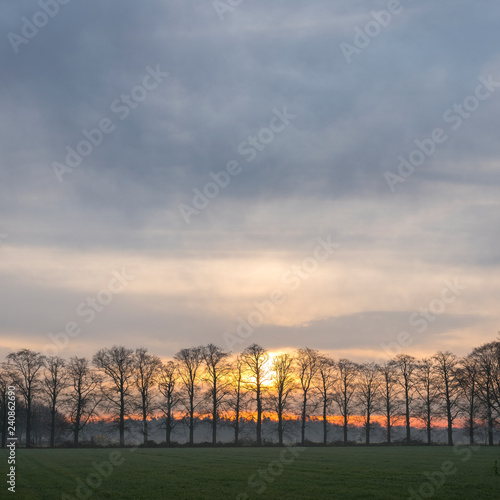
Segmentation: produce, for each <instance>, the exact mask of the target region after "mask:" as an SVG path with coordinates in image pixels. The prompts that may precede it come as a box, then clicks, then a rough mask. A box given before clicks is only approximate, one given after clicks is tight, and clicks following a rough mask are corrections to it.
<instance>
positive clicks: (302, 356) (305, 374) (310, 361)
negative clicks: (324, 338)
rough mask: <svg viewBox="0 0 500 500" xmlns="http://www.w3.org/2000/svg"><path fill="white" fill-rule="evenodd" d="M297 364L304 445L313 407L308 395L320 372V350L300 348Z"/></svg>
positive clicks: (301, 436) (302, 440)
mask: <svg viewBox="0 0 500 500" xmlns="http://www.w3.org/2000/svg"><path fill="white" fill-rule="evenodd" d="M295 364H296V371H297V378H298V379H299V382H300V388H301V390H302V405H301V418H300V420H301V428H300V438H301V439H300V441H301V443H302V445H304V443H305V439H306V422H307V419H308V418H309V415H310V412H309V409H310V407H311V404H310V401H309V398H308V396H309V391H310V390H311V389H312V384H313V380H314V377H315V376H316V374H317V372H318V368H319V352H318V351H317V350H316V349H309V348H308V347H306V348H304V349H299V350H298V351H297V353H296V363H295Z"/></svg>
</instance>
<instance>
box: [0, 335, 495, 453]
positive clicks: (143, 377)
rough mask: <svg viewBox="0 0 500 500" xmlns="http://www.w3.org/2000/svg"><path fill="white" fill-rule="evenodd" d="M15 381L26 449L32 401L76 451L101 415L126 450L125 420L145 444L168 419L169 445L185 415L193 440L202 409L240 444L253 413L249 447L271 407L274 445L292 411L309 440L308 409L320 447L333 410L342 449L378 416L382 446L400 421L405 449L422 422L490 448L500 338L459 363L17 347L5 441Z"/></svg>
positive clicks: (208, 349) (301, 353)
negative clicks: (479, 439) (353, 432)
mask: <svg viewBox="0 0 500 500" xmlns="http://www.w3.org/2000/svg"><path fill="white" fill-rule="evenodd" d="M10 386H15V388H16V391H17V394H18V396H19V404H20V407H22V408H23V411H24V413H25V417H24V419H23V422H24V423H25V425H24V427H25V429H24V431H25V436H26V446H27V447H29V446H30V445H31V444H32V436H31V434H32V415H33V408H34V405H36V404H43V405H45V407H46V408H48V410H49V412H50V429H49V434H50V438H49V444H50V446H54V445H55V443H56V440H57V438H58V437H59V439H60V438H61V436H56V422H58V421H60V420H61V418H62V419H63V420H64V421H65V422H66V423H67V426H68V427H69V430H70V432H71V434H72V439H73V443H74V445H75V446H77V445H78V444H79V439H80V436H81V433H82V431H83V430H84V429H85V427H86V426H87V425H88V424H89V422H91V421H92V420H93V419H96V418H99V417H100V418H103V417H106V418H110V419H112V420H113V421H114V422H116V424H117V427H118V431H119V439H120V445H121V446H124V445H125V430H126V422H127V421H128V420H129V419H130V418H136V419H139V420H140V422H141V430H142V435H143V439H144V443H148V440H149V429H148V424H149V423H150V422H151V419H152V418H153V417H157V418H160V417H161V418H162V419H163V422H164V426H165V430H166V436H165V437H166V443H167V445H169V444H170V443H171V439H172V432H173V430H174V428H175V426H176V425H178V424H179V423H180V422H182V423H184V424H185V425H186V426H187V429H188V432H189V438H188V440H189V443H190V444H191V445H192V444H193V443H194V431H195V428H196V425H197V424H198V423H199V422H200V417H201V416H203V417H208V418H209V420H210V422H211V428H212V443H213V444H214V445H215V444H216V443H217V432H218V429H219V428H220V424H221V420H222V419H223V420H224V422H230V423H231V425H232V426H233V428H234V442H235V444H238V443H239V440H240V431H241V424H242V422H243V421H245V419H248V418H252V419H253V420H254V421H255V427H256V443H257V445H261V444H262V423H263V418H264V416H265V415H269V414H272V415H273V416H274V418H275V419H276V420H277V437H278V442H279V444H283V442H284V433H285V428H286V425H287V422H289V421H290V418H294V419H298V420H300V440H301V442H302V444H304V443H305V442H306V440H307V439H306V438H307V436H306V434H307V433H306V430H307V425H308V423H309V422H310V421H311V417H312V416H314V417H315V418H317V419H320V420H322V429H323V443H324V444H327V442H328V428H329V427H328V423H329V418H330V417H332V416H335V415H336V416H340V419H341V423H342V427H343V439H344V443H345V444H347V442H348V433H349V427H350V424H351V423H352V422H353V419H354V417H358V418H359V417H361V418H362V425H363V427H364V430H365V438H366V443H367V444H369V443H370V438H371V436H370V431H371V430H372V428H373V426H374V422H380V421H382V422H383V424H384V428H385V434H386V440H387V442H388V443H391V440H392V437H393V428H394V426H395V425H399V424H401V423H403V425H404V426H405V427H406V442H407V443H408V444H410V443H411V441H412V435H411V434H412V426H413V427H414V426H415V424H416V423H417V422H420V423H421V424H423V426H425V429H426V434H427V441H428V443H429V444H430V443H431V442H432V430H433V429H434V428H435V427H436V425H437V424H440V423H442V422H445V423H446V428H447V437H448V444H449V445H452V444H453V429H454V428H457V427H458V426H460V427H462V428H464V429H465V430H466V431H467V433H468V437H469V441H470V443H471V444H472V443H474V440H475V432H476V431H477V429H478V427H480V426H482V427H485V428H486V429H487V439H488V444H489V445H493V432H494V429H495V426H496V422H497V419H498V418H499V417H500V341H495V342H491V343H488V344H484V345H482V346H481V347H478V348H476V349H474V350H473V351H472V352H471V353H470V354H469V355H467V356H465V357H463V358H459V357H457V356H456V355H454V354H452V353H451V352H438V353H436V354H435V355H434V356H432V357H428V358H425V359H420V360H419V359H416V358H414V357H412V356H410V355H406V354H400V355H398V356H396V357H394V358H393V359H391V360H389V361H387V362H385V363H382V364H376V363H373V362H366V363H354V362H352V361H350V360H347V359H340V360H333V359H332V358H331V357H329V356H328V355H326V354H324V353H320V352H319V351H317V350H315V349H310V348H303V349H299V350H297V351H296V352H294V353H291V354H290V353H283V354H277V355H274V356H271V355H270V354H269V352H268V351H267V350H266V349H264V348H263V347H262V346H260V345H257V344H253V345H251V346H249V347H247V348H246V349H245V350H244V351H243V352H241V353H240V354H238V355H236V356H234V355H231V353H230V352H227V351H224V350H223V349H222V348H220V347H218V346H215V345H213V344H209V345H207V346H198V347H190V348H186V349H181V350H180V351H179V352H178V353H177V354H176V355H175V356H174V358H173V359H172V360H169V361H162V360H161V359H160V358H159V357H158V356H155V355H153V354H150V353H149V352H148V351H147V349H144V348H139V349H136V350H135V351H134V350H132V349H128V348H126V347H123V346H114V347H111V348H107V349H101V350H100V351H98V352H97V353H96V354H95V355H94V357H93V359H92V360H89V359H87V358H84V357H72V358H71V359H69V360H65V359H63V358H61V357H59V356H53V357H45V356H42V355H41V354H40V353H37V352H34V351H32V350H29V349H23V350H20V351H18V352H13V353H11V354H9V355H8V356H7V358H6V361H5V362H4V363H2V365H1V368H0V425H1V433H2V445H3V446H5V443H6V432H7V390H8V387H10ZM457 421H459V422H460V423H459V424H457Z"/></svg>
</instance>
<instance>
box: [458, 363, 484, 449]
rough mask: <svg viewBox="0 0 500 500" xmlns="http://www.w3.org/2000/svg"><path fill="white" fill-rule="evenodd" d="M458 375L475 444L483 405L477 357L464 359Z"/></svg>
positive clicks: (462, 401)
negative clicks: (479, 395) (477, 420)
mask: <svg viewBox="0 0 500 500" xmlns="http://www.w3.org/2000/svg"><path fill="white" fill-rule="evenodd" d="M456 376H457V384H458V387H459V389H460V394H461V399H460V404H461V410H462V413H463V414H464V415H466V417H467V423H466V429H467V433H468V435H469V443H470V444H471V445H473V444H474V432H475V430H476V428H477V424H476V419H477V417H478V414H479V410H480V407H481V403H480V400H479V397H478V395H477V382H478V377H479V372H478V361H477V359H476V358H474V357H473V356H471V355H469V356H467V357H465V358H464V359H462V361H461V363H460V366H459V367H458V368H457V371H456Z"/></svg>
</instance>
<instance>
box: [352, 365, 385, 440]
mask: <svg viewBox="0 0 500 500" xmlns="http://www.w3.org/2000/svg"><path fill="white" fill-rule="evenodd" d="M380 389H381V380H380V367H379V365H376V364H375V363H364V364H362V365H360V366H359V376H358V400H359V403H360V408H361V414H362V415H363V418H364V423H363V425H364V427H365V438H366V444H370V431H371V428H372V423H371V419H372V416H373V415H374V413H375V412H376V411H377V410H378V408H379V407H378V403H379V401H380V400H379V393H380Z"/></svg>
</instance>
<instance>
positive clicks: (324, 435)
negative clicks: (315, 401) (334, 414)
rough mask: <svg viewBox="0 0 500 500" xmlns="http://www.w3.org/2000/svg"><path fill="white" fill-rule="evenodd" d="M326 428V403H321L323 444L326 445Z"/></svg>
mask: <svg viewBox="0 0 500 500" xmlns="http://www.w3.org/2000/svg"><path fill="white" fill-rule="evenodd" d="M327 433H328V426H327V421H326V401H324V402H323V444H324V445H325V446H326V445H327V437H328V436H327Z"/></svg>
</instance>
